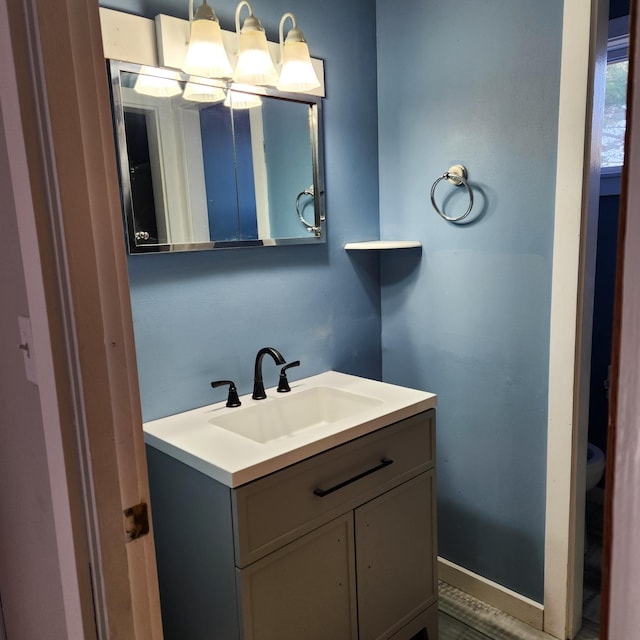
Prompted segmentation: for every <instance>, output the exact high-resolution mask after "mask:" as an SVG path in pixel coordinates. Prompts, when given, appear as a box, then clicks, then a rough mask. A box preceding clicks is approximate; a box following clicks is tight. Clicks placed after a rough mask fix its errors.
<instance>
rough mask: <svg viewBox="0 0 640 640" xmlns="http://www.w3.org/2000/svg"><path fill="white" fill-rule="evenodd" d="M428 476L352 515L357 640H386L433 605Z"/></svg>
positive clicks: (432, 489) (431, 511) (432, 530)
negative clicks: (354, 550) (356, 590)
mask: <svg viewBox="0 0 640 640" xmlns="http://www.w3.org/2000/svg"><path fill="white" fill-rule="evenodd" d="M434 505H435V477H434V473H433V471H429V472H427V473H423V474H421V475H419V476H417V477H416V478H414V479H413V480H410V481H409V482H405V483H404V484H402V485H400V486H398V487H396V488H395V489H392V490H391V491H388V492H387V493H385V494H383V495H381V496H379V497H378V498H376V499H374V500H372V501H371V502H368V503H367V504H365V505H363V506H362V507H359V508H358V509H356V511H355V527H356V567H357V583H358V628H359V632H360V635H359V639H360V640H374V639H382V638H389V637H390V636H391V635H393V634H394V633H395V632H396V631H398V630H399V629H400V628H401V627H403V626H404V625H405V624H407V623H408V622H409V621H410V620H412V619H413V618H415V617H416V616H418V615H419V614H420V613H421V612H422V611H424V610H425V609H426V608H427V607H428V606H429V605H430V604H432V603H434V602H435V601H436V588H437V579H436V572H435V506H434Z"/></svg>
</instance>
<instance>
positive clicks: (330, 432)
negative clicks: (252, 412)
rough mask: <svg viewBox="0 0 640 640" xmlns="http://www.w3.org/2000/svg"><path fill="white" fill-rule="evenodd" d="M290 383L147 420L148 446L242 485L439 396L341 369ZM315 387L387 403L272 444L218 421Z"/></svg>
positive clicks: (423, 408) (421, 407)
mask: <svg viewBox="0 0 640 640" xmlns="http://www.w3.org/2000/svg"><path fill="white" fill-rule="evenodd" d="M290 385H291V391H290V392H289V393H287V394H280V393H277V392H276V389H275V387H273V388H271V389H267V398H266V399H265V400H253V399H252V398H251V395H250V394H249V395H245V396H242V397H241V398H240V400H241V401H242V407H239V408H227V407H226V406H225V402H224V401H223V402H219V403H217V404H212V405H208V406H205V407H200V408H198V409H193V410H191V411H185V412H184V413H178V414H176V415H173V416H167V417H166V418H160V419H158V420H153V421H151V422H145V423H144V425H143V427H144V440H145V442H146V443H147V444H148V445H150V446H152V447H154V448H156V449H158V450H160V451H162V452H164V453H166V454H168V455H170V456H172V457H173V458H175V459H177V460H180V461H181V462H183V463H185V464H187V465H189V466H190V467H192V468H194V469H196V470H198V471H200V472H202V473H204V474H206V475H208V476H209V477H211V478H213V479H214V480H217V481H219V482H221V483H223V484H225V485H226V486H228V487H238V486H240V485H242V484H245V483H247V482H250V481H252V480H256V479H258V478H260V477H262V476H264V475H266V474H268V473H272V472H274V471H278V470H279V469H282V468H284V467H286V466H288V465H290V464H294V463H296V462H299V461H301V460H304V459H305V458H308V457H310V456H312V455H315V454H318V453H321V452H323V451H326V450H327V449H330V448H332V447H335V446H337V445H340V444H344V443H345V442H348V441H349V440H353V439H354V438H358V437H360V436H363V435H366V434H367V433H370V432H372V431H375V430H377V429H380V428H382V427H386V426H388V425H390V424H393V423H394V422H397V421H398V420H403V419H404V418H408V417H410V416H412V415H415V414H417V413H420V412H422V411H426V410H427V409H432V408H434V407H435V406H436V396H435V395H434V394H432V393H427V392H425V391H418V390H416V389H409V388H407V387H400V386H397V385H392V384H388V383H385V382H378V381H375V380H369V379H367V378H360V377H358V376H352V375H347V374H344V373H338V372H336V371H327V372H325V373H321V374H319V375H316V376H312V377H310V378H305V379H303V380H297V381H291V382H290ZM314 386H316V387H334V388H338V389H342V390H344V391H348V392H351V393H356V394H361V395H364V396H368V397H372V398H376V399H377V400H380V401H381V402H380V403H379V404H377V405H376V406H375V407H368V408H365V409H364V410H362V411H360V412H359V413H358V414H357V415H354V416H351V417H349V418H345V419H342V420H337V421H334V422H331V423H329V424H323V425H320V426H317V427H312V428H309V429H305V430H302V431H299V432H297V433H294V434H292V435H290V436H289V437H287V438H283V439H278V440H274V441H271V442H266V443H260V442H256V441H254V440H252V439H250V438H246V437H244V436H241V435H238V434H236V433H233V432H231V431H228V430H227V429H223V428H221V427H218V426H215V425H214V424H212V422H213V421H215V419H216V418H218V417H220V416H223V415H225V414H229V413H230V412H237V411H241V410H242V409H243V408H245V407H251V406H255V405H262V404H263V403H267V402H278V400H280V399H281V398H282V397H284V396H291V395H293V394H296V393H300V392H301V391H304V390H307V389H310V388H313V387H314Z"/></svg>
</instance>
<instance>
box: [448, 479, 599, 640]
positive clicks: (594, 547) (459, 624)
mask: <svg viewBox="0 0 640 640" xmlns="http://www.w3.org/2000/svg"><path fill="white" fill-rule="evenodd" d="M602 515H603V508H602V501H601V500H600V495H599V493H598V492H596V493H595V494H592V495H591V496H587V508H586V512H585V528H586V532H587V539H586V544H585V562H584V564H585V568H584V599H583V624H582V629H581V630H580V633H579V634H578V636H577V638H576V640H598V638H599V618H600V580H601V575H602V571H601V556H602ZM439 609H440V611H439V617H438V623H439V632H438V635H439V638H438V640H553V639H552V638H551V636H549V635H547V634H546V633H543V632H542V631H537V630H535V629H532V628H531V627H529V626H528V625H526V624H524V623H523V622H520V621H519V620H516V619H515V618H512V617H511V616H509V615H507V614H505V613H503V612H502V611H499V610H498V609H494V608H493V607H490V606H489V605H487V604H486V603H484V602H481V601H480V600H477V599H476V598H473V597H472V596H469V595H468V594H466V593H463V592H462V591H459V590H458V589H455V588H454V587H452V586H450V585H448V584H445V583H443V582H441V583H440V588H439Z"/></svg>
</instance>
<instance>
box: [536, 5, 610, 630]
mask: <svg viewBox="0 0 640 640" xmlns="http://www.w3.org/2000/svg"><path fill="white" fill-rule="evenodd" d="M607 9H608V2H605V1H603V0H591V1H590V2H584V0H565V3H564V19H563V43H562V62H561V76H560V103H559V116H558V155H557V169H556V201H555V216H554V246H553V262H552V264H553V269H552V293H551V318H550V344H549V395H548V399H549V400H548V427H547V488H546V533H545V567H544V620H543V629H544V631H546V632H547V633H549V634H551V635H552V636H554V637H556V638H562V639H564V638H573V637H574V636H575V635H576V634H577V633H578V631H579V629H580V626H581V624H582V575H583V565H584V557H583V549H584V504H585V478H586V457H587V456H586V454H587V434H588V413H589V377H590V359H591V327H592V321H593V288H594V283H595V255H596V252H595V250H596V239H597V224H598V197H599V186H600V153H599V148H600V139H601V127H602V101H603V95H604V89H603V85H604V65H606V34H607V24H608V18H607Z"/></svg>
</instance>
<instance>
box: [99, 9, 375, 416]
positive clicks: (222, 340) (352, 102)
mask: <svg viewBox="0 0 640 640" xmlns="http://www.w3.org/2000/svg"><path fill="white" fill-rule="evenodd" d="M101 4H102V6H105V7H108V8H112V9H117V10H120V11H127V12H129V13H134V14H138V15H145V16H146V17H153V16H155V15H156V14H157V13H166V14H169V15H176V16H179V17H183V18H186V17H187V16H186V13H187V2H186V1H185V0H179V1H178V0H136V1H134V0H130V1H127V0H109V1H103V2H102V3H101ZM235 6H236V3H235V2H230V1H229V0H217V1H216V2H215V3H214V7H215V11H216V13H217V15H218V17H219V19H220V22H221V26H222V27H223V28H226V29H233V28H234V26H233V24H234V21H233V14H234V10H235ZM253 7H254V10H255V12H256V15H257V16H258V17H259V18H260V19H261V20H262V23H263V24H264V26H265V28H266V30H267V35H268V37H269V39H270V40H272V41H277V28H278V22H279V20H280V16H281V15H282V14H283V13H285V12H286V11H294V12H295V14H296V18H297V20H298V25H299V26H300V28H301V29H302V30H303V31H304V33H305V36H306V38H307V40H308V41H309V43H310V48H311V51H312V54H313V55H314V56H316V57H319V58H322V59H324V61H325V69H326V91H327V97H326V100H325V101H324V118H325V125H324V148H325V170H326V173H325V177H326V191H327V197H326V206H327V229H328V241H327V244H326V245H322V246H298V247H296V246H292V247H269V248H257V249H256V248H254V249H229V250H223V251H209V252H200V253H183V254H173V255H141V256H132V257H130V259H129V278H130V283H131V299H132V305H133V315H134V327H135V337H136V350H137V357H138V370H139V379H140V392H141V397H142V408H143V416H144V419H145V420H151V419H153V418H157V417H161V416H164V415H169V414H172V413H175V412H179V411H183V410H186V409H190V408H194V407H197V406H202V405H205V404H209V403H211V402H214V401H219V400H222V399H223V397H224V391H223V390H216V391H213V390H212V389H211V388H210V386H209V382H210V381H211V380H214V379H218V378H231V379H233V380H235V381H236V383H237V384H238V385H239V390H240V392H241V393H246V392H249V391H250V390H251V386H252V381H253V360H254V357H255V354H256V351H257V350H258V349H259V348H260V347H263V346H266V345H270V346H274V347H276V348H278V349H280V350H281V351H282V353H283V354H284V356H285V358H287V359H288V360H294V359H300V360H301V361H302V365H301V366H300V367H299V368H296V369H294V370H292V371H291V377H292V379H296V378H298V377H304V376H307V375H312V374H314V373H318V372H321V371H325V370H327V369H338V370H341V371H345V372H347V373H354V374H358V375H364V376H368V377H374V378H379V377H380V375H381V358H380V289H379V278H378V260H377V257H376V256H375V255H370V256H367V257H365V258H364V259H361V260H359V261H358V263H357V264H353V263H352V262H351V260H350V258H349V256H348V255H347V253H346V252H345V251H344V249H343V246H344V244H345V242H349V241H352V240H361V239H371V238H377V237H378V232H379V228H378V163H377V153H378V151H377V106H376V74H375V63H372V61H375V56H376V37H375V11H374V5H373V3H372V2H371V1H367V0H353V1H351V2H348V3H344V2H341V1H339V0H326V1H325V2H322V3H318V2H300V1H296V0H293V1H292V0H270V1H269V2H265V1H262V2H261V1H260V0H257V1H256V2H253ZM265 383H266V384H267V385H274V384H276V383H277V369H276V368H275V367H274V366H270V364H269V363H268V362H265Z"/></svg>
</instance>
